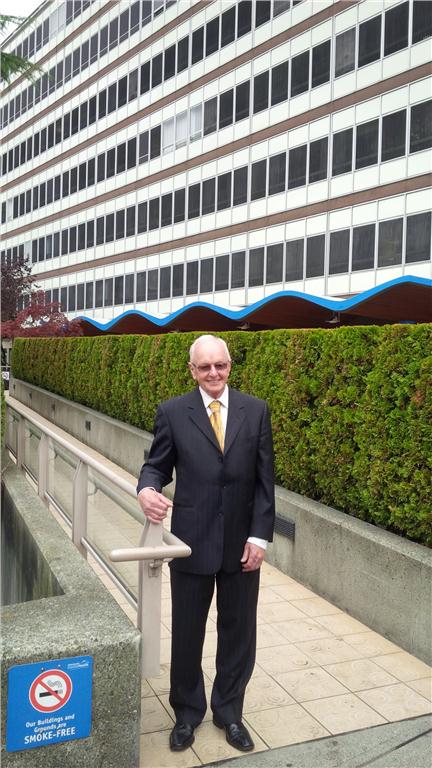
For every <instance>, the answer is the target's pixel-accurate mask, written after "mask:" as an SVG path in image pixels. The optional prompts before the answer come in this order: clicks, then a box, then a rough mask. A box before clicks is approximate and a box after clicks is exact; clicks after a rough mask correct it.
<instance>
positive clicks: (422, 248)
mask: <svg viewBox="0 0 432 768" xmlns="http://www.w3.org/2000/svg"><path fill="white" fill-rule="evenodd" d="M430 257H431V215H430V213H418V214H417V215H416V216H408V218H407V233H406V256H405V261H406V263H407V264H411V263H412V262H414V261H429V260H430Z"/></svg>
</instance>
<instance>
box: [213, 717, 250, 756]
mask: <svg viewBox="0 0 432 768" xmlns="http://www.w3.org/2000/svg"><path fill="white" fill-rule="evenodd" d="M213 723H214V724H215V726H216V728H224V729H225V735H226V740H227V742H228V744H231V746H232V747H234V748H235V749H239V750H240V752H250V751H251V750H252V749H253V748H254V746H255V744H254V743H253V741H252V739H251V735H250V733H249V731H248V729H247V728H246V727H245V726H244V725H243V723H242V722H240V723H219V722H218V720H216V718H215V717H214V718H213Z"/></svg>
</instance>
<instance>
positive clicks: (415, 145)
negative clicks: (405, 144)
mask: <svg viewBox="0 0 432 768" xmlns="http://www.w3.org/2000/svg"><path fill="white" fill-rule="evenodd" d="M429 147H432V100H431V101H424V102H423V104H416V105H415V106H414V107H411V130H410V152H419V151H420V150H421V149H428V148H429Z"/></svg>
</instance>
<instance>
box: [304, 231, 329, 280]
mask: <svg viewBox="0 0 432 768" xmlns="http://www.w3.org/2000/svg"><path fill="white" fill-rule="evenodd" d="M324 248H325V236H324V235H315V237H308V239H307V241H306V277H321V275H323V274H324Z"/></svg>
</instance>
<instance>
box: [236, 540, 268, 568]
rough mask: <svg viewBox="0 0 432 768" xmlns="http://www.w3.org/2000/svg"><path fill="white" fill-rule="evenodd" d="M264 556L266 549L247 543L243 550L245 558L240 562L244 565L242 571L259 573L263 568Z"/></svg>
mask: <svg viewBox="0 0 432 768" xmlns="http://www.w3.org/2000/svg"><path fill="white" fill-rule="evenodd" d="M264 555H265V549H263V547H259V546H258V545H257V544H252V542H250V541H247V542H246V544H245V547H244V550H243V557H242V559H241V561H240V562H241V563H243V567H242V571H257V570H258V568H260V567H261V563H262V561H263V560H264Z"/></svg>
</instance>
